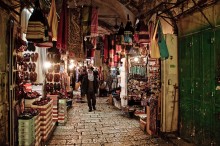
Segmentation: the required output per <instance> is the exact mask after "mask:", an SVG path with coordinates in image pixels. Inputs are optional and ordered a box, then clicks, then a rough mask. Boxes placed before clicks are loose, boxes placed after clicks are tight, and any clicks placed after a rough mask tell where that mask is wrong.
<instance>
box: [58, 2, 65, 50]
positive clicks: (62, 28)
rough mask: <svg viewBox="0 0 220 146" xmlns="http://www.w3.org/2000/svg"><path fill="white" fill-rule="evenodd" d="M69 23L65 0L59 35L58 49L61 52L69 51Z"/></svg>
mask: <svg viewBox="0 0 220 146" xmlns="http://www.w3.org/2000/svg"><path fill="white" fill-rule="evenodd" d="M67 23H68V21H67V4H66V1H65V0H63V4H62V10H61V14H60V21H59V23H58V35H57V48H58V49H60V50H66V49H67Z"/></svg>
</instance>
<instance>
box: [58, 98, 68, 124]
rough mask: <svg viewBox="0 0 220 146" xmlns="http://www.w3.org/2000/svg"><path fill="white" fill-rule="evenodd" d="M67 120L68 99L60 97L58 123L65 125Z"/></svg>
mask: <svg viewBox="0 0 220 146" xmlns="http://www.w3.org/2000/svg"><path fill="white" fill-rule="evenodd" d="M66 121H67V106H66V99H59V109H58V124H59V125H64V124H65V123H66Z"/></svg>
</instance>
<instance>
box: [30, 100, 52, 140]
mask: <svg viewBox="0 0 220 146" xmlns="http://www.w3.org/2000/svg"><path fill="white" fill-rule="evenodd" d="M34 104H35V105H32V108H36V109H38V110H40V115H39V119H40V136H39V135H38V137H40V138H41V140H42V141H44V140H45V139H46V138H47V135H48V134H47V133H49V131H50V129H51V128H50V127H51V125H52V110H53V100H51V99H48V98H46V99H42V100H41V101H40V102H36V103H34ZM45 135H46V136H45Z"/></svg>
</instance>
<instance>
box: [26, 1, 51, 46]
mask: <svg viewBox="0 0 220 146" xmlns="http://www.w3.org/2000/svg"><path fill="white" fill-rule="evenodd" d="M48 31H49V25H48V21H47V19H46V17H45V16H44V14H43V12H42V10H41V8H40V3H39V0H36V2H35V8H34V11H33V13H32V15H31V16H30V19H29V21H28V27H27V35H26V39H27V40H28V41H30V42H34V43H42V42H46V41H49V34H48Z"/></svg>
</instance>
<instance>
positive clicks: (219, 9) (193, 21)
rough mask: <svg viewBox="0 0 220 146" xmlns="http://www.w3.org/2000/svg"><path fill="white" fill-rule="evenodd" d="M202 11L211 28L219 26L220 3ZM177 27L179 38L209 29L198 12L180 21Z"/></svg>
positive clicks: (206, 22)
mask: <svg viewBox="0 0 220 146" xmlns="http://www.w3.org/2000/svg"><path fill="white" fill-rule="evenodd" d="M202 11H203V13H204V14H205V16H206V17H207V18H208V20H209V22H210V23H211V25H212V26H215V27H216V26H219V25H220V2H218V3H217V4H216V5H214V6H211V7H208V8H206V9H204V10H202ZM177 25H178V31H179V35H180V36H183V35H187V34H190V33H194V32H198V31H201V30H204V29H206V28H210V27H211V26H210V24H209V23H208V21H207V20H206V19H205V17H204V16H203V15H202V13H201V12H200V11H198V12H196V13H194V14H192V15H188V16H186V17H184V18H182V19H180V20H179V21H178V24H177Z"/></svg>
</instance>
